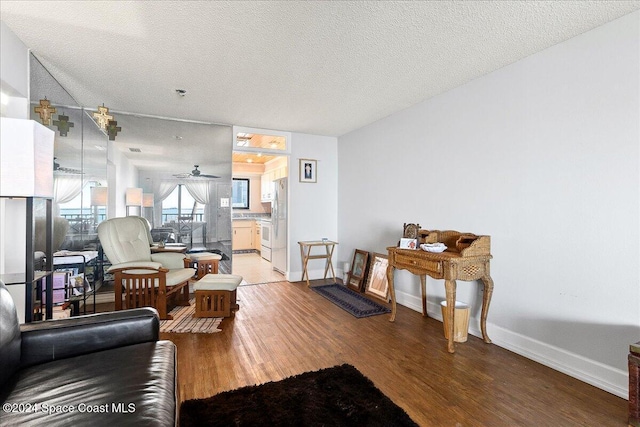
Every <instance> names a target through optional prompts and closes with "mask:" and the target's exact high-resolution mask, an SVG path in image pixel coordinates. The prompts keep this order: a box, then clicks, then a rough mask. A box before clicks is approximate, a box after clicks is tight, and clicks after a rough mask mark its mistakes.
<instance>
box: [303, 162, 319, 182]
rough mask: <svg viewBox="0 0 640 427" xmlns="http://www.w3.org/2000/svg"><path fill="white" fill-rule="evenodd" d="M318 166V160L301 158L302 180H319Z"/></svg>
mask: <svg viewBox="0 0 640 427" xmlns="http://www.w3.org/2000/svg"><path fill="white" fill-rule="evenodd" d="M317 167H318V161H317V160H311V159H300V165H299V169H300V182H318V181H317V177H316V174H317V170H316V169H317Z"/></svg>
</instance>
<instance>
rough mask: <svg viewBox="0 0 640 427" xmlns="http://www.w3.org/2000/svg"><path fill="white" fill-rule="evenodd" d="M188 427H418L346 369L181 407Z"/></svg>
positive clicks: (302, 376) (250, 388)
mask: <svg viewBox="0 0 640 427" xmlns="http://www.w3.org/2000/svg"><path fill="white" fill-rule="evenodd" d="M191 426H300V427H303V426H304V427H307V426H349V427H352V426H374V427H375V426H380V427H382V426H385V427H389V426H398V427H400V426H417V424H416V423H414V422H413V421H412V420H411V418H409V416H408V415H407V413H406V412H404V411H403V410H402V409H401V408H400V407H399V406H397V405H396V404H395V403H393V402H392V401H391V400H390V399H389V398H388V397H387V396H385V395H384V394H382V392H381V391H380V390H378V389H377V388H376V387H375V386H374V385H373V383H372V382H371V380H369V379H368V378H366V377H365V376H363V375H362V374H361V373H360V372H359V371H358V370H357V369H356V368H354V367H353V366H351V365H346V364H345V365H342V366H334V367H333V368H327V369H322V370H320V371H316V372H305V373H304V374H300V375H296V376H294V377H290V378H286V379H284V380H282V381H277V382H270V383H266V384H262V385H256V386H248V387H243V388H239V389H237V390H232V391H226V392H224V393H220V394H218V395H216V396H213V397H209V398H206V399H194V400H187V401H185V402H183V403H182V406H181V407H180V427H191Z"/></svg>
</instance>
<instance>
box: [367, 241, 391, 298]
mask: <svg viewBox="0 0 640 427" xmlns="http://www.w3.org/2000/svg"><path fill="white" fill-rule="evenodd" d="M388 266H389V259H388V257H387V255H383V254H378V253H374V254H373V257H372V259H371V266H370V267H369V277H368V278H367V284H366V286H365V290H364V291H365V293H366V294H370V295H373V296H374V297H377V298H380V299H382V300H384V301H385V302H388V301H389V296H388V295H389V282H388V281H387V267H388Z"/></svg>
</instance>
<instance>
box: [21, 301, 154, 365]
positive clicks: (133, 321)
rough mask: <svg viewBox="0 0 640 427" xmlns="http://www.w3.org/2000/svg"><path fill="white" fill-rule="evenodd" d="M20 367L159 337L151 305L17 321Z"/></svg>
mask: <svg viewBox="0 0 640 427" xmlns="http://www.w3.org/2000/svg"><path fill="white" fill-rule="evenodd" d="M20 332H21V335H22V355H21V359H20V366H21V367H22V368H24V367H27V366H32V365H36V364H40V363H45V362H51V361H54V360H58V359H64V358H67V357H73V356H79V355H82V354H87V353H93V352H97V351H102V350H108V349H112V348H117V347H123V346H126V345H131V344H138V343H143V342H151V341H158V339H159V336H160V321H159V318H158V312H157V311H156V310H155V309H154V308H150V307H145V308H136V309H133V310H122V311H116V312H110V313H98V314H90V315H87V316H79V317H73V318H67V319H59V320H46V321H44V322H34V323H28V324H24V325H20Z"/></svg>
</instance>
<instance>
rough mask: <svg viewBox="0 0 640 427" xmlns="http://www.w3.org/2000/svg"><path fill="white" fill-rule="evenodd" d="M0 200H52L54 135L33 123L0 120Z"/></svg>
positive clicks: (11, 119) (6, 119)
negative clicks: (0, 197) (38, 198)
mask: <svg viewBox="0 0 640 427" xmlns="http://www.w3.org/2000/svg"><path fill="white" fill-rule="evenodd" d="M0 130H1V133H0V196H8V197H53V140H54V138H55V133H54V132H53V131H52V130H51V129H48V128H46V127H45V126H43V125H41V124H40V123H38V122H36V121H34V120H25V119H13V118H9V117H2V118H1V119H0Z"/></svg>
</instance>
